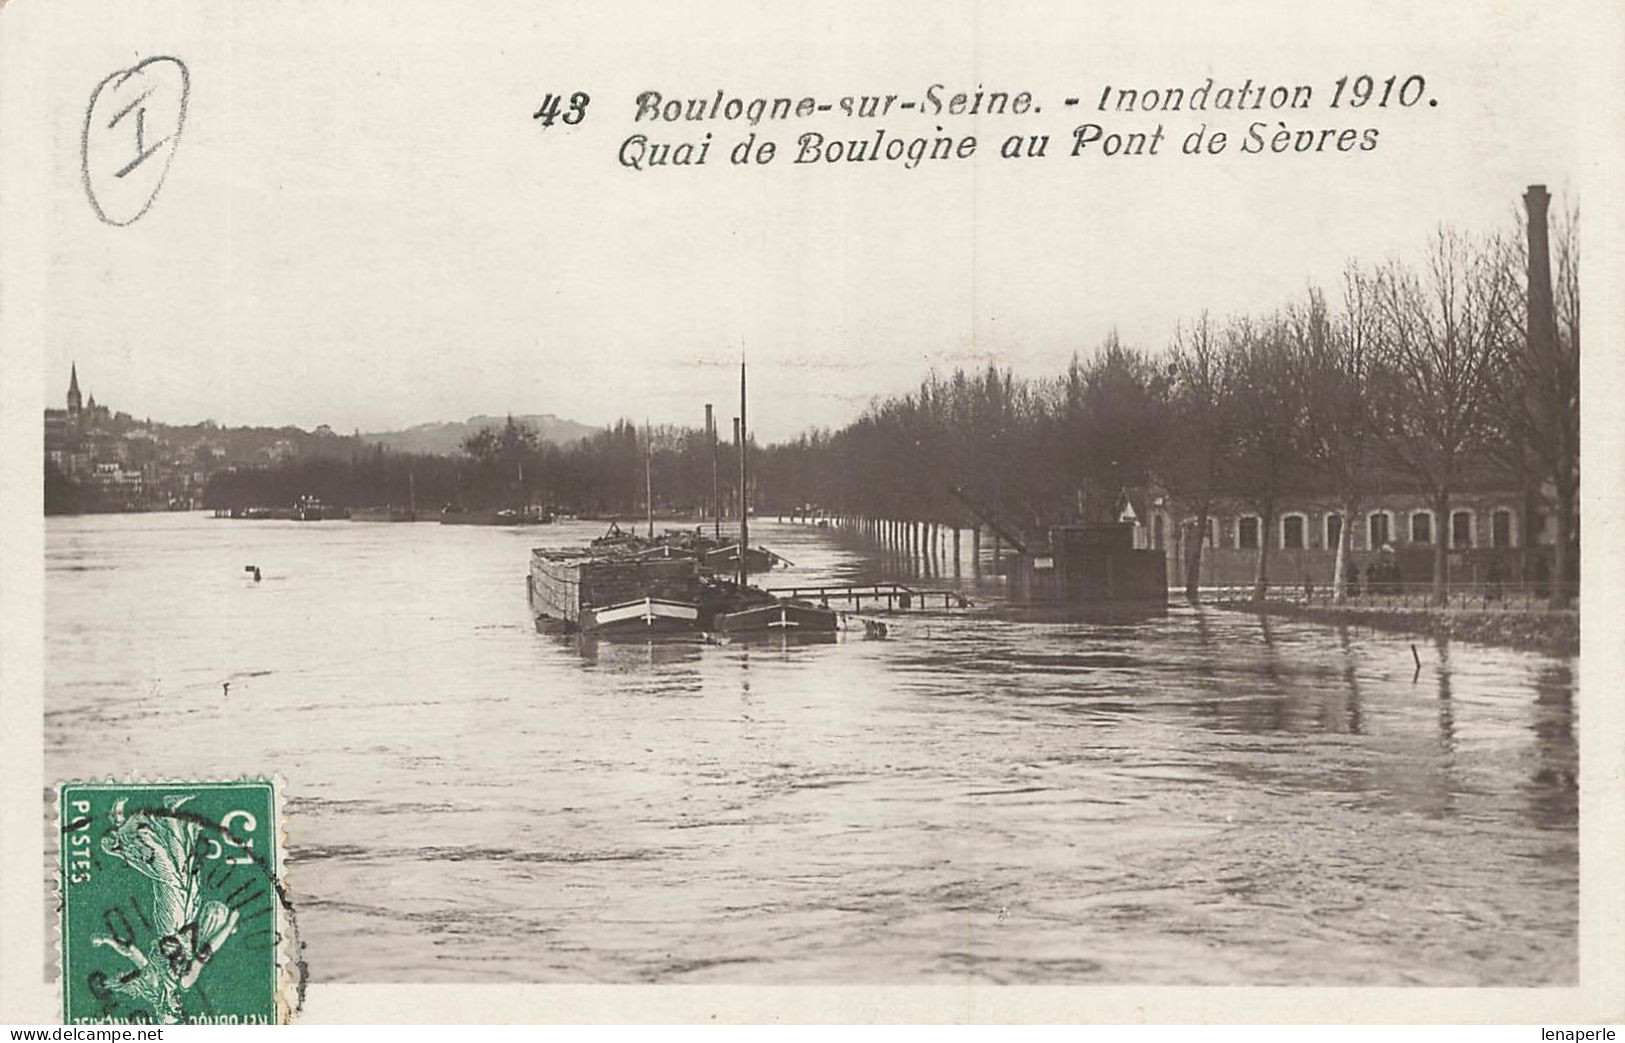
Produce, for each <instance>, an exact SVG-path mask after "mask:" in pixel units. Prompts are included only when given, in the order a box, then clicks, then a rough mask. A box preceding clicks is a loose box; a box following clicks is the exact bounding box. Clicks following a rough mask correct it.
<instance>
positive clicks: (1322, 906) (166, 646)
mask: <svg viewBox="0 0 1625 1043" xmlns="http://www.w3.org/2000/svg"><path fill="white" fill-rule="evenodd" d="M599 529H600V526H598V525H597V524H590V523H584V522H583V523H572V524H567V525H559V526H553V527H550V528H542V529H530V530H516V529H499V528H478V527H454V526H440V525H433V524H417V525H370V524H357V523H347V522H322V523H316V524H300V523H295V522H233V521H223V520H215V519H212V518H208V517H204V516H199V515H146V516H130V517H93V518H70V519H50V521H49V523H48V525H47V560H46V569H47V581H46V587H47V606H46V620H47V627H48V636H47V638H46V642H47V672H46V693H45V711H46V712H45V743H46V770H47V773H48V774H49V775H50V776H51V778H52V779H53V780H54V779H59V778H71V777H85V776H92V775H108V774H114V775H123V774H127V773H133V772H140V773H143V774H146V775H148V776H154V777H157V776H233V775H238V774H244V773H250V774H253V773H266V772H276V773H279V774H280V775H281V776H282V777H283V778H284V780H285V782H286V794H287V801H288V803H287V813H288V827H289V857H288V862H289V879H290V884H291V887H292V891H293V895H294V901H295V903H296V908H297V911H298V917H299V927H300V931H301V934H302V936H303V939H304V941H305V943H306V945H307V950H308V959H309V963H310V967H311V974H312V978H313V980H316V981H329V982H340V981H348V982H438V981H517V982H690V983H692V982H722V983H750V984H760V983H785V984H789V983H884V982H898V983H910V982H938V983H941V982H959V981H964V982H1019V983H1077V982H1083V983H1113V984H1135V983H1198V984H1200V983H1214V984H1405V983H1426V984H1437V985H1490V984H1517V985H1524V984H1544V983H1572V982H1574V981H1575V978H1576V957H1577V953H1576V919H1577V905H1578V902H1577V893H1576V888H1577V859H1576V854H1577V833H1576V800H1575V787H1574V779H1575V774H1576V740H1575V731H1576V727H1577V724H1576V720H1575V712H1574V690H1575V685H1576V677H1575V664H1574V663H1572V662H1571V661H1568V660H1556V659H1551V658H1547V657H1543V656H1539V655H1534V654H1529V653H1521V652H1512V651H1506V650H1501V649H1491V648H1483V647H1479V646H1473V645H1466V644H1456V645H1449V644H1440V645H1435V644H1431V643H1429V644H1425V645H1423V646H1422V647H1421V649H1420V650H1421V652H1422V657H1423V668H1422V670H1421V672H1420V676H1419V677H1416V678H1415V679H1414V680H1413V675H1414V674H1415V667H1414V664H1413V663H1412V660H1411V652H1410V648H1409V642H1410V639H1408V638H1402V637H1397V636H1392V635H1381V634H1373V633H1370V632H1366V631H1339V630H1335V629H1327V628H1320V627H1315V626H1310V625H1306V624H1301V623H1288V622H1281V621H1273V622H1272V621H1264V620H1259V619H1255V618H1252V617H1249V616H1244V615H1239V614H1232V613H1226V612H1222V611H1215V610H1192V609H1189V608H1184V607H1176V608H1173V609H1171V610H1170V611H1169V613H1168V614H1167V615H1166V616H1165V617H1159V618H1154V619H1150V620H1142V621H1138V622H1125V623H1118V624H1115V625H1110V624H1105V623H1090V622H1077V621H1074V622H1035V621H1022V620H1018V619H1013V618H1011V616H1010V614H1009V613H1006V612H1003V611H1000V606H999V597H998V587H997V586H996V585H993V584H989V585H987V586H984V587H978V586H976V585H975V584H974V583H973V582H972V581H971V580H970V579H969V578H968V577H967V579H966V580H965V586H966V587H967V588H969V592H970V593H971V594H972V596H973V597H974V598H975V599H976V602H977V608H976V609H974V610H973V611H972V612H971V613H969V614H956V615H952V616H950V615H944V614H942V613H937V614H914V615H903V616H897V617H893V619H892V627H891V637H890V639H889V640H886V641H863V640H858V639H855V638H854V639H852V640H846V639H844V638H843V640H841V641H839V642H838V643H835V644H830V645H813V646H802V647H783V646H773V645H765V646H764V645H746V644H733V645H726V646H712V645H701V644H697V643H683V644H665V645H658V646H649V645H636V644H617V643H609V642H602V643H598V644H596V645H587V646H579V645H578V644H576V643H574V642H569V641H565V640H561V639H558V638H551V637H547V636H544V635H541V634H538V633H536V632H535V630H534V629H533V627H532V625H531V622H530V620H529V617H528V615H527V612H526V604H525V593H524V572H525V568H526V564H527V558H528V551H529V548H530V547H531V546H533V545H540V544H543V543H550V544H569V543H579V542H584V541H585V540H586V539H587V538H589V537H590V536H593V535H596V534H597V533H598V531H599ZM752 534H753V536H754V537H757V538H759V540H760V541H761V542H763V543H765V544H766V545H768V546H770V547H772V548H773V549H775V550H777V551H779V552H780V553H781V554H783V555H784V556H786V557H787V558H789V559H790V560H791V561H793V562H795V563H796V564H795V566H794V567H793V568H791V569H789V570H788V571H780V572H778V573H776V574H775V575H774V576H773V580H772V581H773V582H774V583H778V584H784V583H790V582H810V581H818V580H842V581H845V580H851V579H860V578H861V579H872V578H877V577H880V576H884V575H886V574H887V566H886V565H885V563H883V562H880V561H877V560H874V559H872V558H871V557H868V556H866V555H867V554H868V552H867V551H866V550H865V549H864V548H862V547H860V546H858V545H857V544H854V543H851V542H848V541H846V540H845V539H843V538H842V537H840V536H837V535H834V534H832V533H831V532H830V531H829V530H822V529H811V528H806V527H802V526H790V525H783V526H780V525H774V524H772V523H762V524H760V525H759V526H753V529H752ZM245 564H257V565H259V566H260V567H261V569H262V570H263V573H264V577H265V578H264V582H262V583H258V584H256V583H254V582H253V581H252V579H251V578H250V577H248V576H247V575H246V574H245V573H244V572H243V566H244V565H245ZM946 571H950V572H951V566H950V567H949V569H948V570H946ZM966 571H967V572H968V571H969V567H968V565H967V566H966ZM919 582H921V583H926V582H931V583H933V584H948V583H952V582H954V580H953V579H952V577H951V575H950V577H949V578H947V579H944V580H932V581H924V580H921V581H919ZM226 682H229V683H230V689H229V692H225V691H224V690H223V688H222V686H223V684H224V683H226ZM47 816H48V812H47ZM46 828H47V830H49V828H50V823H49V821H48V818H47V822H46Z"/></svg>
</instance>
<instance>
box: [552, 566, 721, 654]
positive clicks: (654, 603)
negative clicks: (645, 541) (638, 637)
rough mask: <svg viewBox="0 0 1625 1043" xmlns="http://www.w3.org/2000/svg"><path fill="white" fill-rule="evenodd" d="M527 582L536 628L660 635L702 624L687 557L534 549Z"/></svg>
mask: <svg viewBox="0 0 1625 1043" xmlns="http://www.w3.org/2000/svg"><path fill="white" fill-rule="evenodd" d="M527 585H528V588H529V598H530V608H531V614H532V616H533V617H534V618H535V620H536V628H537V629H538V630H562V631H564V632H566V633H584V634H594V633H596V634H604V633H632V634H663V633H672V632H681V631H686V630H696V629H698V628H699V626H700V623H701V618H700V601H701V597H702V594H703V587H702V585H701V582H700V569H699V562H698V561H696V560H695V559H694V558H690V557H644V556H637V555H628V554H615V553H604V552H602V551H594V550H553V549H537V550H533V551H531V553H530V577H529V581H528V584H527Z"/></svg>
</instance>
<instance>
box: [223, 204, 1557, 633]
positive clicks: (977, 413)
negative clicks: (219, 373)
mask: <svg viewBox="0 0 1625 1043" xmlns="http://www.w3.org/2000/svg"><path fill="white" fill-rule="evenodd" d="M1578 221H1579V215H1578V211H1577V210H1567V211H1564V212H1562V213H1560V214H1558V215H1557V217H1556V219H1555V221H1554V222H1553V228H1552V234H1551V236H1550V244H1551V245H1550V251H1549V256H1548V255H1547V253H1546V252H1545V251H1543V250H1542V246H1543V245H1544V243H1543V237H1537V239H1536V243H1535V249H1534V250H1533V251H1531V249H1530V245H1529V243H1528V241H1527V236H1526V235H1525V234H1524V231H1523V225H1522V223H1521V222H1520V224H1519V231H1518V232H1517V233H1510V232H1509V233H1506V234H1488V235H1477V236H1475V235H1469V234H1467V233H1464V232H1461V231H1457V230H1453V229H1449V228H1441V229H1439V230H1438V231H1436V232H1435V233H1434V234H1433V235H1432V236H1431V238H1430V239H1429V240H1428V242H1427V244H1426V248H1425V250H1424V251H1423V252H1422V253H1421V255H1420V259H1419V260H1417V261H1414V262H1411V261H1405V260H1401V259H1398V258H1393V259H1389V260H1386V261H1384V262H1381V263H1379V264H1375V265H1367V264H1362V263H1359V262H1350V263H1349V264H1348V265H1347V266H1346V268H1345V270H1344V272H1343V274H1342V279H1341V283H1340V285H1338V286H1337V287H1335V289H1334V290H1333V291H1331V292H1327V291H1326V290H1323V289H1321V288H1318V287H1308V288H1306V289H1305V290H1304V291H1303V292H1302V293H1301V294H1300V295H1299V296H1298V297H1296V298H1295V299H1293V300H1289V301H1286V302H1283V303H1282V304H1281V305H1280V306H1279V307H1278V308H1276V309H1275V310H1273V311H1270V312H1267V313H1264V314H1255V315H1233V316H1226V317H1217V316H1215V315H1212V314H1210V313H1208V312H1202V313H1200V314H1198V315H1196V316H1194V317H1193V318H1191V319H1189V320H1187V321H1184V322H1182V323H1180V324H1179V325H1178V326H1177V328H1176V329H1175V331H1174V333H1173V335H1172V337H1171V339H1170V342H1169V343H1168V344H1167V345H1166V346H1165V349H1164V350H1159V351H1152V350H1149V349H1146V348H1144V347H1140V346H1133V345H1127V344H1124V343H1123V342H1122V341H1121V339H1120V338H1119V337H1118V336H1117V335H1116V334H1115V333H1112V334H1109V335H1108V336H1107V337H1106V338H1105V339H1104V341H1103V342H1102V343H1100V344H1099V345H1097V346H1096V347H1095V348H1094V349H1093V350H1091V351H1089V352H1087V353H1080V354H1077V355H1074V357H1073V358H1072V360H1071V362H1070V364H1069V365H1068V366H1067V368H1066V370H1065V371H1064V372H1062V373H1060V374H1058V375H1056V376H1054V377H1049V378H1043V377H1039V378H1025V377H1018V376H1016V375H1014V374H1013V373H1012V372H1011V371H1010V370H1008V369H1000V368H998V367H996V366H989V367H987V368H986V369H984V370H980V371H967V370H964V369H956V370H955V371H954V372H953V373H951V374H949V375H946V376H944V375H940V374H937V373H932V374H931V375H929V376H928V377H927V378H926V379H924V380H923V381H922V382H921V384H920V386H919V387H918V388H917V389H916V390H915V391H913V392H911V393H908V394H903V395H897V396H892V397H888V398H884V399H879V400H876V401H875V402H873V403H871V405H870V406H869V407H868V408H867V409H866V410H865V411H864V412H863V414H862V415H861V416H859V417H858V419H857V420H855V421H854V422H852V423H851V424H849V425H847V426H846V427H843V428H841V429H839V430H833V431H831V430H814V431H809V432H807V433H805V434H803V435H801V436H800V437H798V438H796V439H793V440H791V441H788V442H785V443H780V444H777V445H772V446H767V447H755V446H753V447H752V450H751V452H752V455H751V460H752V481H753V486H754V488H753V489H752V493H751V503H752V505H753V507H754V508H755V509H757V510H759V511H761V512H763V513H775V512H777V513H787V512H790V511H794V510H798V509H801V508H803V507H805V506H809V505H816V506H817V507H818V508H820V509H822V510H824V511H825V512H828V513H836V514H848V515H861V516H867V517H878V518H890V519H895V520H913V521H932V522H938V523H946V524H954V525H963V524H968V523H969V522H970V521H971V516H970V513H969V511H968V509H967V507H966V502H967V501H969V502H973V503H977V504H979V505H982V506H983V507H984V508H985V509H987V510H990V511H992V512H994V513H996V514H997V515H998V517H999V518H1000V519H1001V520H1003V521H1005V522H1009V523H1012V524H1014V525H1016V526H1019V527H1022V528H1026V529H1028V530H1029V531H1041V530H1042V529H1043V528H1045V527H1046V526H1048V525H1050V524H1055V523H1059V522H1066V521H1108V520H1112V519H1113V517H1114V514H1115V506H1116V503H1117V499H1118V497H1119V496H1120V494H1121V493H1122V491H1123V490H1124V489H1126V488H1131V487H1135V486H1145V485H1150V484H1153V483H1155V484H1158V485H1160V486H1161V487H1163V488H1165V489H1166V490H1167V491H1168V492H1169V494H1170V495H1171V496H1172V497H1173V498H1174V500H1176V501H1177V502H1178V503H1179V504H1180V507H1181V511H1182V514H1183V516H1188V517H1192V518H1194V519H1195V526H1194V529H1195V531H1196V532H1206V531H1207V529H1208V519H1209V517H1210V515H1211V513H1212V512H1213V511H1214V510H1215V508H1216V507H1217V505H1218V504H1219V502H1220V501H1221V500H1230V499H1238V498H1239V499H1241V500H1243V501H1245V502H1246V503H1248V504H1250V505H1251V507H1252V508H1253V509H1254V510H1255V511H1256V512H1257V513H1258V515H1259V517H1260V520H1261V525H1262V531H1263V532H1265V533H1268V532H1270V531H1272V526H1273V524H1274V523H1275V521H1276V517H1277V509H1278V508H1279V507H1280V506H1281V505H1282V501H1283V500H1284V499H1285V498H1286V497H1288V496H1290V495H1293V494H1294V493H1297V492H1301V491H1303V490H1306V489H1313V490H1314V491H1315V492H1317V494H1320V495H1324V496H1326V497H1327V498H1328V499H1329V500H1330V501H1331V502H1333V503H1335V504H1336V505H1337V509H1338V510H1339V512H1340V513H1341V514H1342V516H1343V524H1342V525H1341V527H1340V532H1341V537H1340V542H1339V546H1338V548H1337V551H1338V553H1337V558H1336V562H1337V564H1336V566H1335V569H1334V585H1335V587H1336V590H1337V595H1338V596H1339V597H1341V596H1342V595H1343V592H1344V590H1345V589H1346V579H1345V576H1346V574H1347V571H1348V566H1349V561H1350V559H1349V549H1350V539H1351V536H1352V534H1353V532H1354V524H1353V521H1354V519H1355V518H1356V517H1358V516H1359V513H1360V510H1361V507H1362V505H1363V504H1365V503H1366V502H1367V500H1368V498H1369V497H1370V496H1371V495H1372V490H1373V486H1374V482H1375V480H1376V479H1377V478H1378V477H1380V476H1381V475H1383V474H1387V473H1392V472H1395V471H1397V472H1399V473H1402V474H1404V475H1405V476H1408V478H1409V479H1410V480H1411V481H1412V482H1413V483H1414V484H1415V486H1416V487H1417V488H1419V489H1421V490H1424V491H1425V493H1426V495H1427V497H1428V500H1429V502H1430V504H1431V506H1432V508H1433V511H1434V517H1435V518H1437V519H1440V520H1441V521H1440V522H1439V524H1441V525H1444V524H1447V522H1446V521H1444V520H1445V519H1448V518H1449V517H1450V505H1451V501H1452V497H1453V496H1454V495H1456V494H1457V493H1458V492H1459V490H1460V488H1461V482H1462V479H1463V477H1464V474H1466V473H1467V472H1469V471H1470V470H1471V469H1474V468H1482V467H1483V466H1484V465H1485V464H1486V462H1488V463H1490V464H1492V465H1493V466H1494V467H1496V468H1498V469H1499V471H1500V473H1502V474H1504V475H1505V476H1506V477H1507V479H1508V481H1509V482H1512V483H1515V484H1516V485H1517V486H1519V487H1521V488H1528V489H1530V490H1534V491H1538V492H1540V493H1541V494H1542V495H1544V496H1546V497H1547V498H1548V500H1549V507H1550V508H1551V511H1552V514H1553V517H1554V519H1555V523H1556V541H1555V542H1556V546H1555V555H1556V560H1555V562H1554V564H1555V575H1556V576H1557V577H1559V578H1562V577H1564V576H1567V575H1569V573H1570V568H1569V555H1570V553H1571V549H1572V542H1573V541H1572V537H1573V534H1574V533H1575V531H1576V525H1577V511H1578V492H1579V349H1580V297H1579V277H1578V271H1579V241H1578ZM1548 268H1549V271H1550V283H1551V287H1552V293H1551V295H1550V297H1549V298H1546V297H1544V296H1543V295H1542V294H1539V293H1536V294H1534V295H1531V294H1529V293H1528V286H1529V281H1530V278H1531V275H1532V274H1533V276H1534V278H1535V279H1536V281H1537V282H1539V281H1541V279H1542V278H1544V275H1543V273H1544V271H1546V270H1547V269H1548ZM737 475H738V456H737V446H736V445H735V444H734V441H733V438H732V434H731V432H727V431H719V432H716V437H715V438H714V439H713V435H712V433H711V432H708V431H705V430H702V429H698V428H691V427H680V426H670V425H666V426H658V427H649V426H644V427H641V428H640V427H639V426H638V425H636V424H633V423H631V422H630V421H624V420H623V421H621V422H619V423H617V424H615V425H613V426H611V427H608V428H605V429H604V430H602V431H600V432H598V433H596V434H594V435H592V436H590V437H588V438H585V439H581V440H579V441H577V442H573V443H570V444H568V445H553V444H549V443H545V442H542V441H541V440H540V439H539V438H538V437H537V436H536V434H535V432H534V431H532V430H531V429H530V428H529V427H527V426H526V425H524V424H522V423H517V422H515V421H514V420H513V419H512V418H510V419H509V420H508V421H507V423H506V424H504V425H502V426H501V427H492V428H487V429H485V430H482V431H480V432H478V433H477V434H475V435H473V436H471V437H469V438H467V439H465V440H464V443H463V453H462V455H461V456H460V457H440V456H426V455H408V454H398V453H388V452H385V451H384V450H383V449H382V448H381V447H374V448H373V449H372V451H371V452H366V451H357V452H354V453H352V455H351V458H350V459H349V460H348V461H344V460H342V459H332V458H313V457H299V458H295V459H292V460H288V461H284V462H282V463H279V464H277V465H274V466H272V467H269V468H259V469H253V470H239V471H236V472H233V473H226V474H221V475H217V476H216V477H215V478H214V480H213V481H211V483H210V486H209V490H208V497H207V501H208V502H209V503H210V505H211V506H213V505H227V504H241V503H248V502H253V503H265V502H291V501H292V500H293V499H294V498H295V497H297V496H299V495H304V494H313V495H317V496H320V497H321V498H323V499H324V500H327V501H329V502H332V503H336V504H340V505H344V506H362V505H381V504H386V503H389V504H396V505H400V504H404V503H405V502H406V499H407V496H408V492H409V489H411V490H415V494H416V500H417V503H418V505H419V507H420V510H421V509H422V508H423V507H424V506H426V505H427V506H429V507H438V506H442V505H457V506H462V507H467V508H478V507H490V506H517V505H522V504H548V505H553V506H557V507H560V508H562V509H567V510H571V511H575V512H578V513H581V514H588V515H598V516H611V517H613V516H622V517H628V516H641V515H642V514H643V513H644V512H645V511H646V510H648V509H650V507H651V506H652V508H653V509H654V510H655V511H656V512H658V513H660V514H663V515H667V516H670V515H673V514H676V515H683V516H687V517H693V518H704V517H709V516H711V515H712V514H714V513H715V512H716V511H717V509H718V505H717V502H716V501H718V500H719V501H720V509H721V511H722V512H723V514H724V515H725V516H730V517H731V516H736V515H737V504H738V501H739V497H738V488H737V486H738V482H737ZM714 476H715V479H714ZM714 480H715V482H716V486H717V490H718V491H717V493H716V494H714V493H713V481H714ZM409 483H410V484H409ZM1258 542H1259V548H1258V561H1257V567H1256V570H1255V593H1256V594H1257V596H1260V597H1262V596H1263V592H1264V590H1265V588H1266V586H1267V584H1268V566H1269V549H1270V548H1269V544H1270V542H1271V541H1270V540H1269V539H1260V540H1259V541H1258ZM1183 543H1184V546H1185V548H1186V553H1187V554H1188V555H1189V556H1190V557H1189V559H1188V560H1187V563H1186V565H1187V567H1186V569H1185V575H1186V576H1187V577H1188V582H1189V583H1190V585H1191V587H1192V589H1191V591H1190V593H1191V595H1192V596H1194V593H1195V591H1194V585H1195V583H1196V577H1197V575H1198V574H1199V566H1200V556H1201V553H1202V543H1203V541H1202V540H1200V539H1188V540H1185V541H1183ZM1433 543H1434V548H1435V557H1434V563H1433V587H1434V593H1435V596H1437V597H1438V598H1440V599H1442V598H1443V597H1444V596H1445V593H1446V582H1447V569H1446V566H1447V558H1446V553H1447V541H1446V540H1445V539H1442V538H1436V539H1435V540H1434V541H1433ZM1566 596H1567V593H1566V591H1565V587H1564V584H1562V583H1561V582H1560V583H1557V584H1554V594H1553V597H1554V599H1555V600H1558V601H1559V602H1561V599H1563V598H1565V597H1566Z"/></svg>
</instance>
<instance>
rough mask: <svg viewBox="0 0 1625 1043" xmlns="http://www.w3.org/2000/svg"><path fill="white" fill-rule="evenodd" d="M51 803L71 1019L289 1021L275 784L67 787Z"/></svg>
mask: <svg viewBox="0 0 1625 1043" xmlns="http://www.w3.org/2000/svg"><path fill="white" fill-rule="evenodd" d="M57 803H58V808H59V814H60V823H61V828H62V841H61V851H62V865H61V871H62V884H61V888H62V896H61V898H62V909H61V912H62V921H61V931H62V934H61V958H62V968H61V969H62V979H61V980H62V1013H63V1018H64V1020H65V1022H66V1023H67V1024H70V1025H74V1024H95V1023H150V1024H161V1025H174V1024H247V1025H255V1024H272V1025H274V1024H280V1023H285V1022H286V1021H288V1020H289V1019H290V1017H291V1015H292V1013H293V1010H292V1006H293V1005H292V1004H291V1003H290V1002H289V1000H288V998H287V997H288V994H289V991H290V990H289V988H288V986H289V985H292V984H293V978H294V974H293V971H294V968H295V967H296V966H301V967H302V964H296V962H295V959H294V958H295V957H296V956H297V954H298V942H297V938H296V933H295V928H294V919H293V910H292V905H291V903H290V902H289V901H288V893H287V889H286V888H285V887H284V886H283V883H282V871H281V866H282V857H281V856H282V851H281V847H282V840H281V837H282V823H281V821H280V817H279V816H280V812H281V807H280V804H279V801H278V792H277V788H276V784H275V783H274V782H272V781H269V780H249V781H241V782H176V783H147V782H138V783H95V782H69V783H63V784H62V785H61V786H59V787H58V788H57ZM302 985H303V979H302V974H301V975H300V980H299V982H298V987H299V989H300V990H302Z"/></svg>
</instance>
